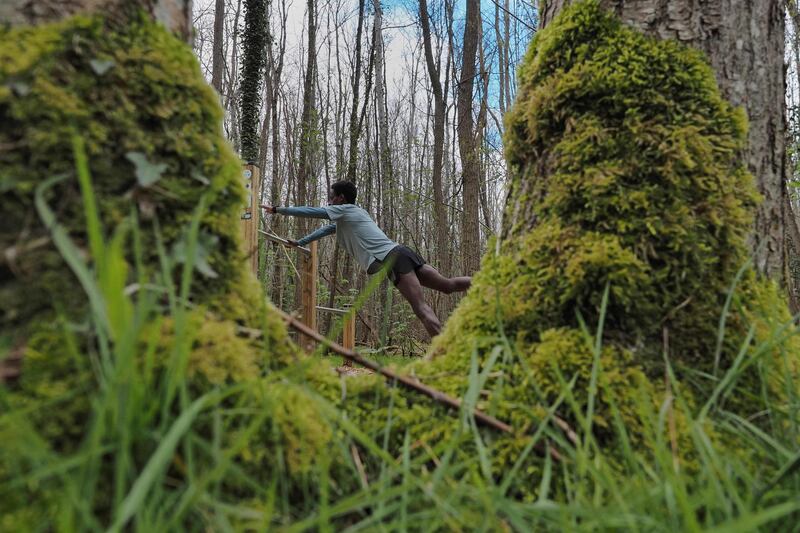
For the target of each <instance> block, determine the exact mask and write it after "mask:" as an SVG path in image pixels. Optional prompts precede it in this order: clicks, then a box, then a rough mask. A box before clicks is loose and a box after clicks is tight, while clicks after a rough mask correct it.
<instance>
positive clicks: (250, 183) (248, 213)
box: [241, 163, 261, 275]
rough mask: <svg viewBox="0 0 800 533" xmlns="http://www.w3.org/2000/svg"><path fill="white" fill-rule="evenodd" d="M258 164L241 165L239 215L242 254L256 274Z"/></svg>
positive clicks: (259, 179)
mask: <svg viewBox="0 0 800 533" xmlns="http://www.w3.org/2000/svg"><path fill="white" fill-rule="evenodd" d="M260 175H261V174H260V172H259V169H258V165H256V164H254V163H247V164H245V165H243V167H242V180H243V181H244V188H245V193H246V197H245V202H244V206H243V210H242V215H241V227H242V235H243V236H244V238H243V241H244V254H245V258H246V261H247V263H248V264H249V265H250V269H251V270H252V271H253V274H255V275H258V221H259V211H258V205H259V203H260V202H259V198H258V195H259V183H260V181H261V178H260Z"/></svg>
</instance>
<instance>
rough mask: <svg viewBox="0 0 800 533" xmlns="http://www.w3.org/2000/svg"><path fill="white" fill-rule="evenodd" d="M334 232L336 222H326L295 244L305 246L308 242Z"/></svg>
mask: <svg viewBox="0 0 800 533" xmlns="http://www.w3.org/2000/svg"><path fill="white" fill-rule="evenodd" d="M334 233H336V224H326V225H324V226H322V227H321V228H319V229H317V230H314V231H312V232H311V233H309V234H308V235H306V236H305V237H303V238H302V239H300V240H298V241H295V242H297V246H305V245H306V244H308V243H311V242H314V241H316V240H319V239H321V238H323V237H326V236H328V235H333V234H334Z"/></svg>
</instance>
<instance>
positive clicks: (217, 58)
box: [211, 0, 225, 94]
mask: <svg viewBox="0 0 800 533" xmlns="http://www.w3.org/2000/svg"><path fill="white" fill-rule="evenodd" d="M224 41H225V0H216V4H215V6H214V44H213V45H212V50H213V57H212V63H211V86H212V87H214V89H216V91H217V94H222V63H223V62H224V59H225V58H224V55H223V48H224V47H223V44H224Z"/></svg>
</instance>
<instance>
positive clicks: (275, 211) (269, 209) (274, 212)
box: [261, 204, 278, 215]
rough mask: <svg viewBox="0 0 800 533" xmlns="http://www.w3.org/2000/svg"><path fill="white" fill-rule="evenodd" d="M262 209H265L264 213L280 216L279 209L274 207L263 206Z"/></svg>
mask: <svg viewBox="0 0 800 533" xmlns="http://www.w3.org/2000/svg"><path fill="white" fill-rule="evenodd" d="M261 207H263V208H264V211H266V212H267V213H268V214H270V215H277V214H278V208H277V207H273V206H271V205H263V204H262V205H261Z"/></svg>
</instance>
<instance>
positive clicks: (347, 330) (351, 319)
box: [342, 306, 356, 366]
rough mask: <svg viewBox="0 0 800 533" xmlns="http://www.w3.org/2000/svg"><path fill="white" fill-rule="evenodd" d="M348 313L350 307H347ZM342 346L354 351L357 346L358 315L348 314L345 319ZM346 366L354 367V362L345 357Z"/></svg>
mask: <svg viewBox="0 0 800 533" xmlns="http://www.w3.org/2000/svg"><path fill="white" fill-rule="evenodd" d="M347 308H348V311H349V310H350V309H349V308H350V306H347ZM342 346H343V347H344V348H345V349H347V350H350V351H352V350H353V349H354V348H355V346H356V315H355V313H353V314H352V315H351V314H349V313H348V314H347V315H345V317H344V324H343V325H342ZM343 364H344V366H353V362H352V361H350V359H347V358H346V357H345V359H344V362H343Z"/></svg>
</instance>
